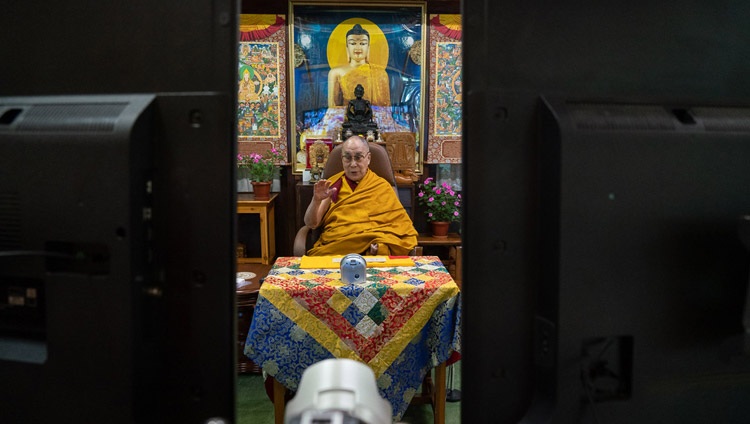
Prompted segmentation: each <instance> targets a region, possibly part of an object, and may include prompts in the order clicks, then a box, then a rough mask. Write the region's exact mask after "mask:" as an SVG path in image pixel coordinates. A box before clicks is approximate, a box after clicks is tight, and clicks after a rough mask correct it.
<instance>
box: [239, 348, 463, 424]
mask: <svg viewBox="0 0 750 424" xmlns="http://www.w3.org/2000/svg"><path fill="white" fill-rule="evenodd" d="M451 368H453V387H454V388H455V389H460V388H461V362H458V363H457V364H455V365H453V366H452V367H449V368H448V370H449V371H448V372H449V374H448V375H449V376H450V369H451ZM449 381H450V380H449ZM448 388H449V389H450V386H449V387H448ZM400 422H402V423H408V424H432V422H433V421H432V407H431V406H429V405H414V406H410V407H409V409H407V410H406V413H405V414H404V417H403V418H402V419H401V421H400ZM445 422H446V424H459V423H460V422H461V402H446V404H445ZM237 423H238V424H266V423H268V424H272V423H273V404H272V403H271V401H270V400H269V399H268V396H266V390H265V388H264V386H263V377H262V376H260V375H255V374H243V375H239V376H237Z"/></svg>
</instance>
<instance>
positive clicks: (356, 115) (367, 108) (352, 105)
mask: <svg viewBox="0 0 750 424" xmlns="http://www.w3.org/2000/svg"><path fill="white" fill-rule="evenodd" d="M364 94H365V88H364V87H362V84H357V87H355V88H354V96H355V98H354V99H351V100H349V105H348V106H347V107H346V116H345V117H344V123H343V124H342V125H341V127H342V129H343V132H344V133H345V134H347V137H346V138H348V137H349V135H353V134H368V136H369V135H370V134H372V138H373V139H374V138H375V133H377V132H378V124H376V123H375V121H373V119H372V106H371V105H370V101H369V100H366V99H364V98H362V96H364ZM346 138H345V139H346Z"/></svg>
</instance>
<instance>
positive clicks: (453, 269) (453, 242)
mask: <svg viewBox="0 0 750 424" xmlns="http://www.w3.org/2000/svg"><path fill="white" fill-rule="evenodd" d="M417 246H422V247H435V246H437V247H441V246H444V247H447V248H448V257H447V258H443V257H441V260H442V261H443V263H444V264H445V267H446V268H447V269H448V272H450V274H451V276H452V277H453V280H455V281H456V284H457V285H458V287H459V288H461V273H462V272H463V271H462V268H461V255H462V248H461V235H460V234H458V233H448V237H434V236H432V235H430V234H419V235H418V236H417ZM427 253H430V252H427Z"/></svg>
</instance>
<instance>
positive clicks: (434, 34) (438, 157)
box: [425, 15, 462, 164]
mask: <svg viewBox="0 0 750 424" xmlns="http://www.w3.org/2000/svg"><path fill="white" fill-rule="evenodd" d="M442 16H444V17H447V16H448V15H442ZM450 16H457V15H450ZM440 17H441V15H430V19H429V22H430V54H429V57H430V78H429V83H430V96H429V97H430V98H429V115H428V117H429V118H428V121H429V133H428V134H429V138H428V141H427V155H426V158H425V163H434V164H437V163H461V122H462V116H461V107H462V97H461V91H462V89H461V87H462V84H461V78H462V76H461V74H462V62H461V57H462V56H461V46H462V43H461V39H460V30H459V31H453V32H452V33H453V34H454V35H458V38H453V37H451V36H449V35H448V34H447V33H446V31H442V32H441V31H439V30H438V27H437V25H438V24H437V23H436V22H437V21H439V20H440ZM459 22H460V20H459Z"/></svg>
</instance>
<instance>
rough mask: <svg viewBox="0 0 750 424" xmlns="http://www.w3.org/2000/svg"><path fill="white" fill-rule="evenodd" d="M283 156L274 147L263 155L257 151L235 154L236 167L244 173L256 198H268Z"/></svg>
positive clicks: (282, 161)
mask: <svg viewBox="0 0 750 424" xmlns="http://www.w3.org/2000/svg"><path fill="white" fill-rule="evenodd" d="M284 162H285V160H284V156H283V155H282V154H281V153H280V152H279V151H278V150H277V149H276V148H275V147H274V148H271V150H268V151H266V154H265V156H261V155H259V154H257V153H250V154H248V155H242V154H238V155H237V167H238V168H239V169H240V171H242V172H243V173H244V177H245V178H247V179H248V180H249V181H250V183H251V184H252V185H253V193H254V194H255V198H256V199H257V200H268V199H269V198H270V192H271V182H272V181H273V178H274V175H276V174H277V173H278V172H279V169H280V168H279V165H278V164H279V163H284Z"/></svg>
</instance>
